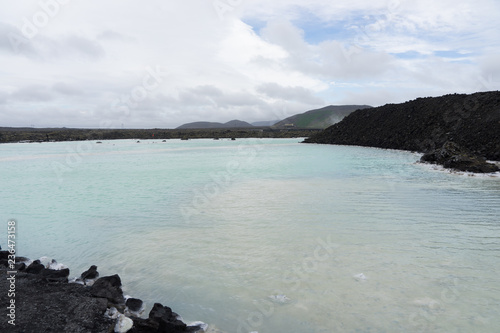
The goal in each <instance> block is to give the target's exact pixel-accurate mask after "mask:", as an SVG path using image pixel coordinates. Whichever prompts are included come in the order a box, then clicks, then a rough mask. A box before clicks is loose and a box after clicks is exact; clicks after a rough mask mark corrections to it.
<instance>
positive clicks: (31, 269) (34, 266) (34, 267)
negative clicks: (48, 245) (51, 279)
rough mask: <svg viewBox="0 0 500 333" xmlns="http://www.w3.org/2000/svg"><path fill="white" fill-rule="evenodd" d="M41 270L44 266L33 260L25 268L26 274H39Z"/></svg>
mask: <svg viewBox="0 0 500 333" xmlns="http://www.w3.org/2000/svg"><path fill="white" fill-rule="evenodd" d="M43 270H45V266H44V265H42V264H41V263H40V260H35V261H33V262H32V263H31V264H30V265H29V266H28V267H27V268H26V273H30V274H40V273H41V272H42V271H43Z"/></svg>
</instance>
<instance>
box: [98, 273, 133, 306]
mask: <svg viewBox="0 0 500 333" xmlns="http://www.w3.org/2000/svg"><path fill="white" fill-rule="evenodd" d="M90 292H91V293H92V295H93V296H96V297H103V298H107V299H108V301H109V302H111V303H113V304H124V303H125V299H124V298H123V291H122V281H121V279H120V277H119V276H118V274H115V275H112V276H105V277H102V278H100V279H98V280H97V281H96V282H95V283H94V285H93V286H92V287H91V288H90Z"/></svg>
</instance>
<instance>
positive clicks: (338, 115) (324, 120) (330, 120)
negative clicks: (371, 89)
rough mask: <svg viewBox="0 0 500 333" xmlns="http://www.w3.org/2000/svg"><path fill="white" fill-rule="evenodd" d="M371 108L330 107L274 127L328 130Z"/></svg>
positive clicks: (297, 116) (286, 120) (302, 114)
mask: <svg viewBox="0 0 500 333" xmlns="http://www.w3.org/2000/svg"><path fill="white" fill-rule="evenodd" d="M367 108H371V106H369V105H330V106H327V107H324V108H321V109H316V110H311V111H307V112H304V113H301V114H296V115H294V116H291V117H288V118H286V119H284V120H282V121H280V122H278V123H276V124H275V125H274V126H273V127H278V128H284V127H296V128H327V127H328V126H331V125H333V124H336V123H338V122H339V121H341V120H342V119H344V117H346V116H348V115H349V114H351V113H352V112H354V111H356V110H359V109H367Z"/></svg>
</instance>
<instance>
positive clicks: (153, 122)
mask: <svg viewBox="0 0 500 333" xmlns="http://www.w3.org/2000/svg"><path fill="white" fill-rule="evenodd" d="M0 9H1V10H0V126H35V127H47V126H55V127H95V128H121V127H125V128H152V127H162V128H173V127H177V126H179V125H181V124H183V123H186V122H192V121H200V120H206V121H221V122H226V121H229V120H232V119H241V120H245V121H249V122H253V121H259V120H273V119H283V118H285V117H287V116H290V115H293V114H296V113H300V112H304V111H307V110H310V109H314V108H318V107H323V106H326V105H330V104H369V105H373V106H379V105H383V104H386V103H398V102H404V101H407V100H410V99H414V98H417V97H422V96H439V95H443V94H447V93H455V92H458V93H472V92H476V91H488V90H499V89H500V1H498V0H475V1H470V0H411V1H406V0H387V1H376V0H345V1H344V0H333V1H332V0H273V1H269V0H183V1H173V0H171V1H166V0H150V1H138V0H101V1H88V0H87V1H84V0H36V1H29V0H23V1H14V0H0Z"/></svg>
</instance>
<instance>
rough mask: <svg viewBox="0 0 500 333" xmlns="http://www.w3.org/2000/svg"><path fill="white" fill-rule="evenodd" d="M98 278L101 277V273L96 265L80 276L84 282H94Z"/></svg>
mask: <svg viewBox="0 0 500 333" xmlns="http://www.w3.org/2000/svg"><path fill="white" fill-rule="evenodd" d="M97 277H99V272H98V271H97V266H96V265H92V266H90V268H89V269H88V270H86V271H85V272H83V273H82V275H80V278H81V279H82V280H92V279H95V278H97Z"/></svg>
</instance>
